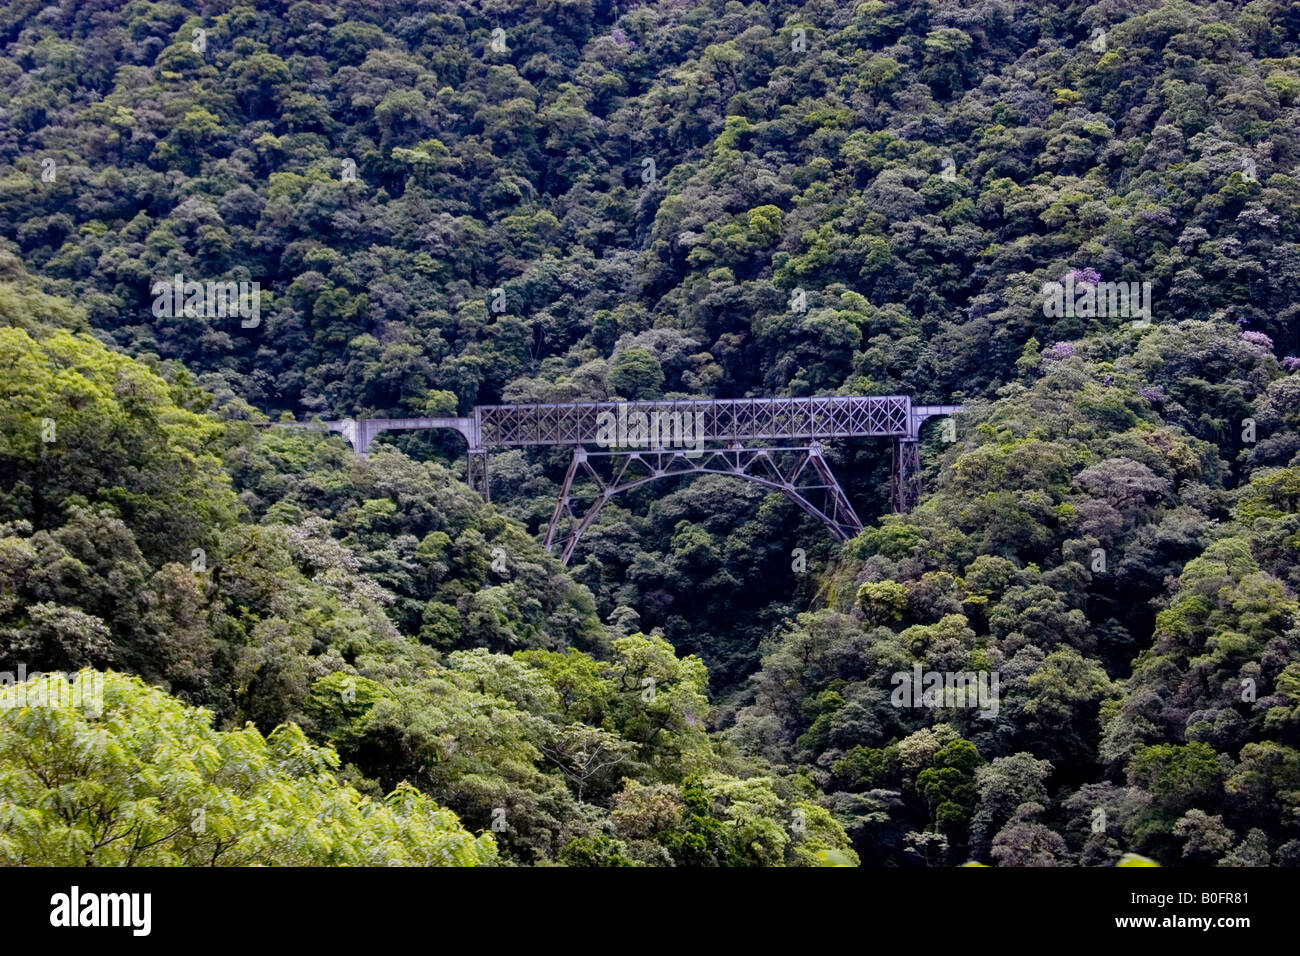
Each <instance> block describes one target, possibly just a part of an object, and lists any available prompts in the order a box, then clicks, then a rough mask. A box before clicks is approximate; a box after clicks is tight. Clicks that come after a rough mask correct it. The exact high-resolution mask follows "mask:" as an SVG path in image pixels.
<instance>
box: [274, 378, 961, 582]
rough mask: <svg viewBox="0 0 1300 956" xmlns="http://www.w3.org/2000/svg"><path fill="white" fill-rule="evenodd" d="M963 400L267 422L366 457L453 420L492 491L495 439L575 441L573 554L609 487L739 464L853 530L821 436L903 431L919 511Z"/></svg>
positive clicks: (755, 402) (568, 507)
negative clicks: (321, 432)
mask: <svg viewBox="0 0 1300 956" xmlns="http://www.w3.org/2000/svg"><path fill="white" fill-rule="evenodd" d="M963 410H964V408H963V406H961V405H914V404H912V400H911V398H910V397H908V396H906V395H886V396H868V395H835V396H824V397H812V398H719V399H682V400H670V401H657V402H621V401H610V402H573V403H568V404H539V405H478V406H475V408H474V410H473V413H472V414H471V415H468V416H464V417H459V416H457V417H432V418H362V419H351V418H348V419H342V420H338V421H320V422H314V423H267V424H272V425H280V424H284V425H286V426H287V427H297V428H315V429H322V428H323V429H328V430H329V431H332V432H337V433H338V434H340V435H342V436H343V437H344V438H345V439H346V440H347V441H348V443H349V444H350V445H351V446H352V448H353V451H354V452H355V453H356V454H357V455H358V456H359V457H362V458H364V457H365V456H366V455H367V453H368V452H369V450H370V445H371V443H372V442H373V441H374V440H375V438H376V437H377V436H378V435H380V434H381V433H383V432H387V431H410V430H415V429H420V430H423V429H434V428H443V429H453V430H455V431H458V432H460V434H461V435H463V436H464V438H465V441H466V445H467V446H468V452H469V475H468V478H469V484H470V486H471V487H473V488H474V489H475V490H477V491H478V492H479V493H480V494H482V495H483V497H484V499H485V500H486V499H488V497H489V488H488V471H487V454H488V451H489V450H490V449H493V448H519V447H535V446H557V445H558V446H567V447H571V448H572V457H571V459H570V462H569V468H568V472H567V474H566V475H565V478H564V483H563V485H562V486H561V488H560V494H559V499H558V501H557V502H556V506H555V510H554V512H553V514H552V515H551V520H550V524H549V525H548V527H547V530H546V548H547V550H548V551H549V550H553V549H554V547H555V544H556V541H557V538H558V537H559V536H560V535H561V534H562V535H563V537H564V545H563V549H562V552H561V560H562V561H563V562H564V563H565V564H567V563H568V562H569V559H570V557H572V555H573V550H574V548H575V547H576V546H577V543H578V540H579V539H580V538H581V537H582V533H583V532H584V531H585V530H586V529H587V528H588V527H590V525H591V523H592V521H594V520H595V517H596V513H597V512H598V511H599V510H600V507H601V505H603V504H604V503H605V502H606V501H607V500H609V498H611V497H612V496H614V495H616V494H618V493H620V492H622V491H627V490H630V489H631V488H635V487H638V486H640V485H642V484H645V483H646V482H649V481H653V480H655V479H658V478H670V477H675V476H681V475H690V474H705V473H712V474H725V475H732V476H735V477H739V478H744V479H746V480H749V481H754V482H757V483H758V484H761V485H764V486H765V487H768V488H771V489H773V490H775V491H780V492H782V493H783V494H785V495H786V496H787V497H789V498H790V499H791V500H792V501H794V503H795V504H797V505H798V506H799V507H800V508H802V509H803V510H804V511H805V512H807V513H808V514H810V515H812V516H813V517H815V518H817V519H818V520H819V521H821V522H822V523H823V524H824V525H826V527H827V529H828V530H829V531H830V533H831V534H832V535H833V536H834V537H836V538H837V539H839V540H841V541H844V540H848V539H849V538H851V537H853V536H854V535H856V534H857V533H858V532H859V531H861V530H862V522H861V521H860V520H859V519H858V516H857V514H856V513H855V512H854V510H853V506H852V505H851V504H850V503H849V500H848V498H847V497H846V496H845V494H844V491H843V489H842V488H841V487H840V484H839V482H838V481H837V480H836V479H835V476H834V475H833V474H832V473H831V470H830V468H829V466H828V465H827V463H826V461H825V459H824V458H823V456H822V446H821V443H822V442H823V441H827V440H830V439H836V438H862V437H888V438H893V439H894V454H893V482H892V484H893V488H892V503H893V507H894V510H895V511H897V512H905V511H910V510H911V509H912V507H913V506H915V504H916V502H917V501H918V499H919V498H920V496H921V464H920V454H919V450H918V442H919V439H920V432H921V426H922V425H923V424H924V423H925V422H926V421H927V420H928V419H930V418H936V417H946V416H950V415H954V414H956V413H958V412H961V411H963ZM755 443H763V444H761V445H758V446H756V445H755ZM593 445H594V446H596V448H594V449H593V448H589V447H588V446H593ZM597 465H601V466H603V467H600V468H598V467H597ZM575 506H577V507H575ZM579 512H581V514H579ZM562 527H563V530H562Z"/></svg>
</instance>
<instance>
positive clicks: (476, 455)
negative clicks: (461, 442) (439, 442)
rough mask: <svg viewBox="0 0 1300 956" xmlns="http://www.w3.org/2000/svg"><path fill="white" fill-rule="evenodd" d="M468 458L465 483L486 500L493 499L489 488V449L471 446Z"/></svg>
mask: <svg viewBox="0 0 1300 956" xmlns="http://www.w3.org/2000/svg"><path fill="white" fill-rule="evenodd" d="M466 459H467V461H466V475H465V484H467V485H469V486H470V487H471V488H472V489H474V490H475V491H477V492H478V493H479V494H480V495H482V496H483V500H484V501H491V500H492V498H491V494H490V492H489V490H488V463H487V449H485V448H471V449H470V450H469V454H468V455H467V456H466Z"/></svg>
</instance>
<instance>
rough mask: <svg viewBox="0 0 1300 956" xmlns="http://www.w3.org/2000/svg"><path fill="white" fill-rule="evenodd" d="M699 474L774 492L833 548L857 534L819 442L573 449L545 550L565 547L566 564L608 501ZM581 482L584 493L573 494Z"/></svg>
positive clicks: (852, 513)
mask: <svg viewBox="0 0 1300 956" xmlns="http://www.w3.org/2000/svg"><path fill="white" fill-rule="evenodd" d="M597 465H600V466H601V467H599V468H598V467H597ZM702 474H713V475H730V476H732V477H735V478H742V479H744V480H746V481H752V482H755V483H757V484H759V485H762V486H764V487H766V488H770V489H772V490H773V491H779V492H781V493H782V494H784V495H785V496H786V497H787V498H789V499H790V500H791V501H793V502H794V503H795V504H796V505H798V506H799V508H800V509H802V510H803V511H804V512H805V513H807V514H809V515H811V516H812V517H814V518H816V519H817V520H818V521H820V522H822V524H824V525H825V526H826V527H827V529H828V530H829V531H830V533H831V534H832V535H833V536H834V537H835V538H836V539H837V540H839V541H847V540H849V539H850V538H852V537H853V536H854V535H856V534H857V533H858V532H859V531H861V530H862V522H861V520H859V518H858V516H857V513H856V512H855V511H854V510H853V506H852V505H851V504H850V503H849V499H848V497H847V496H846V495H845V494H844V489H843V488H841V487H840V483H839V482H838V481H837V480H836V478H835V475H834V474H833V473H832V472H831V469H830V466H829V465H828V464H827V463H826V459H825V458H824V457H823V455H822V449H821V445H820V444H819V443H818V442H812V443H810V444H808V445H803V446H789V447H764V448H742V447H740V446H739V445H733V446H731V447H730V448H715V449H701V450H698V451H695V450H689V449H670V450H663V449H660V450H655V451H630V450H629V451H598V452H594V451H588V450H587V449H585V448H583V447H582V446H581V445H578V446H575V447H574V449H573V456H572V458H571V459H570V461H569V467H568V470H567V471H566V472H565V475H564V482H563V484H562V485H561V486H560V494H559V498H558V499H557V501H556V503H555V510H554V511H553V512H552V514H551V520H550V523H549V524H548V525H547V528H546V540H545V544H546V550H547V551H549V552H552V553H554V550H555V547H556V544H557V543H558V542H559V541H560V540H561V539H563V544H562V546H561V551H560V563H561V564H568V563H569V559H570V558H571V557H573V551H574V549H575V548H576V547H577V545H578V541H579V540H581V538H582V535H583V534H584V533H585V532H586V530H587V529H588V528H589V527H591V524H592V522H593V521H595V520H596V515H597V514H598V513H599V511H600V509H601V506H603V505H604V504H605V502H606V501H608V500H609V499H610V498H612V497H614V496H615V495H617V494H621V493H622V492H625V491H631V490H632V489H633V488H639V487H640V486H641V485H644V484H647V483H649V482H651V481H656V480H658V479H661V478H675V477H679V476H683V475H702ZM580 480H581V481H582V482H583V485H584V486H590V487H583V486H579V484H578V482H579V481H580ZM579 487H581V490H578V489H579Z"/></svg>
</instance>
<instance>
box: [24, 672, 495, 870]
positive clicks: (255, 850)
mask: <svg viewBox="0 0 1300 956" xmlns="http://www.w3.org/2000/svg"><path fill="white" fill-rule="evenodd" d="M92 676H93V674H92V672H89V671H83V672H81V674H80V675H79V676H78V682H79V689H81V687H83V686H84V685H85V684H87V683H89V682H90V680H91V678H92ZM46 680H61V678H58V677H51V678H47V679H46ZM102 682H103V683H102V689H103V708H102V713H101V714H100V715H98V716H90V715H89V714H88V713H87V712H86V708H84V707H72V706H64V707H50V706H12V705H13V704H14V703H15V696H16V695H17V694H20V693H31V688H32V684H35V683H39V682H30V683H29V684H27V685H19V687H17V688H12V689H6V690H4V691H0V705H2V706H0V816H2V817H3V819H4V821H5V826H4V827H3V829H0V861H3V862H4V863H5V864H8V865H22V866H213V865H219V866H246V865H258V866H382V865H399V866H401V865H407V866H475V865H483V864H490V863H492V862H493V861H494V860H495V859H496V849H495V845H494V843H493V840H492V837H491V836H490V835H486V834H485V835H481V836H473V835H472V834H470V833H467V832H466V831H465V830H464V829H463V828H462V827H461V826H460V823H459V822H458V821H457V819H456V816H455V814H453V813H451V812H449V811H447V810H444V809H442V808H441V807H439V806H438V805H437V804H435V803H433V801H431V800H429V799H428V798H427V797H425V796H423V795H422V794H420V793H419V792H417V791H416V790H414V789H413V788H412V787H410V786H409V785H405V784H403V785H401V786H400V787H398V788H397V789H395V790H394V791H393V792H392V793H391V794H389V795H388V796H387V797H386V798H384V799H383V800H375V799H372V798H370V797H363V796H362V795H361V794H359V793H358V792H357V791H356V790H354V789H353V788H351V787H349V786H346V785H344V784H342V783H340V781H339V779H338V777H337V775H336V774H337V770H338V765H339V761H338V757H337V755H336V754H335V753H334V752H333V751H332V750H330V749H328V748H322V747H317V746H314V745H313V744H311V743H309V742H308V741H307V739H306V738H305V737H304V736H303V733H302V731H301V730H300V729H299V728H298V727H296V726H294V725H292V724H288V725H285V726H283V727H279V728H277V729H276V731H275V732H274V733H272V734H271V735H270V736H269V737H263V736H262V735H261V734H260V733H258V732H257V730H255V729H253V728H252V727H246V728H244V729H243V730H236V731H216V730H213V729H212V726H211V721H212V717H211V715H210V714H209V713H207V712H206V711H203V710H197V709H194V708H191V707H186V706H185V705H183V704H181V703H179V702H178V701H175V700H172V699H171V698H168V697H167V696H166V695H164V694H162V693H160V692H159V691H157V690H154V689H152V688H149V687H147V686H145V685H144V684H143V683H142V682H141V681H140V680H138V679H137V678H132V677H126V676H123V675H121V674H117V673H114V672H108V673H107V674H103V675H102Z"/></svg>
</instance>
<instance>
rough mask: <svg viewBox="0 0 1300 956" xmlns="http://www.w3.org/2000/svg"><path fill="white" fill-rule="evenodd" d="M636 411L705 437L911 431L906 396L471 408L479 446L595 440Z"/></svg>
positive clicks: (822, 436)
mask: <svg viewBox="0 0 1300 956" xmlns="http://www.w3.org/2000/svg"><path fill="white" fill-rule="evenodd" d="M638 414H641V415H645V416H646V417H647V419H651V418H652V416H656V415H657V416H659V422H660V424H661V426H662V425H663V424H664V423H666V422H673V423H674V424H675V420H674V417H675V416H678V417H680V416H690V419H689V423H688V426H687V427H689V428H690V432H691V434H692V435H693V436H701V435H702V437H703V439H704V440H705V441H748V440H753V439H764V440H783V439H825V438H852V437H864V436H905V435H909V434H912V429H913V425H912V400H911V399H910V398H909V397H908V396H905V395H887V396H872V397H862V396H830V397H818V398H737V399H701V400H690V399H684V400H681V401H660V402H575V403H571V404H562V405H561V404H543V405H479V406H476V407H475V409H474V419H475V430H476V432H477V434H478V437H479V442H480V445H481V446H482V447H502V446H523V445H564V444H578V443H591V442H599V441H601V440H602V435H608V434H609V433H610V429H611V428H613V429H620V428H624V429H625V428H627V427H629V424H628V423H629V422H630V421H631V420H632V416H635V415H638ZM620 423H621V424H620ZM697 426H698V430H697ZM650 427H652V428H653V427H654V424H653V421H651V423H650Z"/></svg>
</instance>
